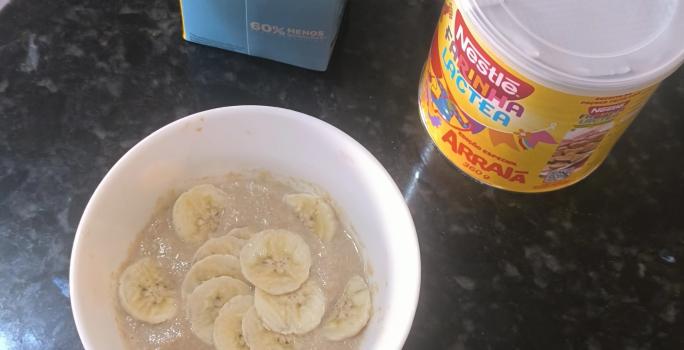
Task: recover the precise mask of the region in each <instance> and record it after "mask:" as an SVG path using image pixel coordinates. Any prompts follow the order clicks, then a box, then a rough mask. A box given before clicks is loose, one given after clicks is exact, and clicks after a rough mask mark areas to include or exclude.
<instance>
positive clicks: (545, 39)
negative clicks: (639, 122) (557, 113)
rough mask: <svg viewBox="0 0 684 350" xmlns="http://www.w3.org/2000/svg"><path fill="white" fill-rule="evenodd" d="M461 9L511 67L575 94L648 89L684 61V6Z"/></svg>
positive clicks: (673, 0)
mask: <svg viewBox="0 0 684 350" xmlns="http://www.w3.org/2000/svg"><path fill="white" fill-rule="evenodd" d="M459 7H460V8H461V9H462V11H463V12H464V17H465V18H466V19H467V20H468V21H469V22H470V23H471V26H472V27H475V28H471V30H473V31H474V32H477V33H478V34H480V35H481V36H483V37H484V39H485V40H487V41H488V43H489V44H490V45H489V46H490V47H491V48H492V49H493V50H494V51H495V52H496V53H497V54H498V55H499V56H503V57H506V58H508V59H509V60H510V62H507V63H508V64H509V65H511V66H512V67H513V68H515V69H517V70H519V71H520V72H521V73H523V74H525V75H528V76H529V77H530V78H531V79H532V80H534V81H537V82H539V83H541V84H544V85H546V86H549V87H553V88H557V89H561V90H564V91H566V92H570V93H578V92H585V93H592V94H593V93H602V92H615V93H620V92H627V91H631V90H635V89H639V88H643V87H646V86H648V85H651V84H655V83H657V82H659V81H660V80H662V79H664V78H665V77H667V76H668V75H669V74H671V73H672V72H673V71H674V70H676V69H677V67H678V66H679V65H680V64H681V63H682V61H683V60H684V0H459Z"/></svg>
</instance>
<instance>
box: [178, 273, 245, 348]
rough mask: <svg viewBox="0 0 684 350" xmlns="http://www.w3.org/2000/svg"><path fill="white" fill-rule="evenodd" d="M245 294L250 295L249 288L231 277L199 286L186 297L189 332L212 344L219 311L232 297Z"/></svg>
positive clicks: (218, 278)
mask: <svg viewBox="0 0 684 350" xmlns="http://www.w3.org/2000/svg"><path fill="white" fill-rule="evenodd" d="M245 294H251V288H250V287H249V286H248V285H246V284H245V283H244V282H241V281H240V280H237V279H235V278H233V277H228V276H221V277H216V278H212V279H210V280H208V281H206V282H204V283H202V284H200V285H199V286H197V288H195V290H193V291H192V293H190V295H189V296H188V301H187V303H188V304H187V310H188V318H189V319H190V330H192V332H193V333H195V335H196V336H197V337H198V338H200V339H201V340H202V341H203V342H205V343H207V344H210V345H211V344H213V342H214V340H213V337H214V320H216V316H218V312H219V310H221V308H222V307H223V305H224V304H225V303H227V302H228V301H229V300H230V299H231V298H233V297H234V296H236V295H245Z"/></svg>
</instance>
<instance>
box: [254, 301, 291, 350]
mask: <svg viewBox="0 0 684 350" xmlns="http://www.w3.org/2000/svg"><path fill="white" fill-rule="evenodd" d="M242 335H243V336H244V338H245V342H246V343H247V345H248V346H249V348H250V349H252V350H293V349H297V344H296V342H295V337H294V336H292V335H284V334H279V333H276V332H271V331H269V330H268V329H266V328H264V326H263V324H262V323H261V320H260V319H259V316H258V315H257V312H256V309H255V308H254V307H252V308H251V309H249V311H247V313H246V314H245V315H244V316H243V317H242Z"/></svg>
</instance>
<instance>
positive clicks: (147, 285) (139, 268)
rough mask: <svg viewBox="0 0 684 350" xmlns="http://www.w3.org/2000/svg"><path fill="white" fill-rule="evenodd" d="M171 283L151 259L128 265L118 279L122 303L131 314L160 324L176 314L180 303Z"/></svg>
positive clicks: (142, 319) (136, 317)
mask: <svg viewBox="0 0 684 350" xmlns="http://www.w3.org/2000/svg"><path fill="white" fill-rule="evenodd" d="M174 294H175V293H174V292H173V290H172V289H171V286H170V283H169V281H168V280H167V279H166V278H164V276H163V275H162V272H161V270H160V269H159V267H158V266H157V264H156V263H155V261H154V260H152V259H151V258H143V259H140V260H138V261H137V262H135V263H133V264H132V265H130V266H128V267H127V268H126V269H125V270H124V271H123V273H122V274H121V276H120V277H119V301H120V302H121V307H123V309H124V310H126V312H128V314H129V315H131V316H132V317H133V318H135V319H136V320H139V321H143V322H147V323H152V324H157V323H161V322H164V321H166V320H169V319H170V318H172V317H174V316H175V315H176V312H177V310H178V304H177V301H176V298H175V295H174Z"/></svg>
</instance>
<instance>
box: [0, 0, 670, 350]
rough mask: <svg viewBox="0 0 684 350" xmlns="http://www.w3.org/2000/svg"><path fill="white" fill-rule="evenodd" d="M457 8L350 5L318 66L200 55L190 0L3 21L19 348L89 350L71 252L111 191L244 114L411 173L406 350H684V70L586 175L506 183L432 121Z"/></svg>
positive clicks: (92, 4) (406, 189) (401, 174)
mask: <svg viewBox="0 0 684 350" xmlns="http://www.w3.org/2000/svg"><path fill="white" fill-rule="evenodd" d="M3 2H4V1H0V4H1V3H3ZM440 6H441V2H440V1H438V0H431V1H428V0H402V1H393V0H373V1H363V0H350V6H349V8H348V10H347V13H346V18H345V20H344V28H343V33H342V35H341V37H340V38H339V41H338V43H337V47H336V49H335V53H334V56H333V59H332V62H331V65H330V68H329V70H328V71H327V72H325V73H317V72H312V71H306V70H302V69H298V68H295V67H290V66H287V65H283V64H279V63H275V62H270V61H266V60H262V59H257V58H252V57H247V56H243V55H240V54H235V53H230V52H226V51H221V50H218V49H213V48H208V47H203V46H199V45H195V44H191V43H188V42H184V41H183V40H182V39H181V36H180V22H179V14H178V3H177V1H176V0H116V1H99V0H71V1H64V0H53V1H37V0H12V1H11V2H10V3H9V5H7V6H6V7H5V8H4V9H2V10H1V11H0V281H1V283H2V286H1V287H0V349H78V348H81V347H82V345H81V344H80V342H79V339H78V335H77V333H76V329H75V327H74V322H73V319H72V316H71V309H70V302H69V291H68V283H69V281H68V269H69V257H70V250H71V244H72V241H73V238H74V232H75V230H76V226H77V223H78V220H79V218H80V216H81V214H82V212H83V209H84V207H85V205H86V202H87V201H88V198H89V197H90V195H91V194H92V192H93V190H94V189H95V187H96V185H97V184H98V183H99V181H100V179H101V178H102V177H103V176H104V175H105V173H106V172H107V170H108V169H109V168H110V167H111V166H112V165H113V164H114V163H115V162H116V160H117V159H118V158H119V157H121V156H122V155H123V154H124V153H125V152H126V151H127V150H128V149H129V148H131V146H133V145H134V144H135V143H136V142H137V141H139V140H140V139H142V138H143V137H144V136H146V135H147V134H149V133H150V132H152V131H154V130H156V129H157V128H159V127H161V126H163V125H165V124H167V123H169V122H171V121H173V120H175V119H177V118H180V117H182V116H185V115H188V114H190V113H193V112H197V111H201V110H205V109H209V108H214V107H219V106H226V105H237V104H263V105H274V106H281V107H286V108H291V109H295V110H298V111H302V112H304V113H308V114H311V115H315V116H319V117H320V118H321V119H323V120H325V121H327V122H329V123H331V124H333V125H335V126H337V127H339V128H340V129H342V130H344V131H345V132H347V133H349V134H350V135H351V136H353V137H354V138H356V139H357V140H359V141H360V142H361V143H362V144H363V145H364V146H366V147H367V148H368V149H369V150H370V151H371V152H372V153H373V154H374V155H375V156H376V157H377V158H378V159H379V160H380V161H381V162H382V164H383V165H384V166H385V167H387V169H388V170H389V172H390V174H391V175H392V176H393V177H394V180H395V181H396V182H397V184H398V185H399V187H400V188H401V189H402V191H403V193H404V195H405V197H406V200H407V202H408V203H409V206H410V209H411V211H412V213H413V217H414V220H415V223H416V226H417V230H418V235H419V240H420V250H421V253H422V262H423V266H422V272H423V281H422V288H421V297H420V304H419V306H418V311H417V314H416V318H415V322H414V325H413V329H412V331H411V334H410V336H409V338H408V341H407V343H406V348H407V349H453V350H455V349H592V350H594V349H684V210H682V208H683V207H684V206H683V205H682V202H684V161H683V155H684V143H683V141H682V140H683V139H684V70H682V69H680V70H679V71H678V72H677V73H676V74H675V75H674V76H673V77H671V78H670V79H668V80H667V81H666V82H665V83H664V84H663V85H662V86H661V88H660V90H659V91H658V92H657V93H656V95H655V96H654V98H653V99H652V101H651V102H650V103H649V104H648V106H647V107H646V109H645V110H644V111H643V113H642V115H641V116H640V117H639V118H638V119H637V120H636V122H635V123H634V124H633V125H632V127H631V128H630V129H629V130H628V131H627V133H626V134H625V136H624V137H623V138H622V139H621V140H620V142H619V143H618V144H617V146H616V148H615V150H614V152H613V153H612V154H611V156H610V157H609V158H608V160H607V161H606V162H605V164H604V165H603V166H601V167H600V168H599V169H598V171H596V172H595V173H594V174H593V175H591V176H590V177H589V178H587V179H586V180H584V181H583V182H581V183H579V184H577V185H575V186H572V187H570V188H567V189H564V190H560V191H556V192H552V193H548V194H543V195H522V194H514V193H508V192H502V191H497V190H493V189H492V188H488V187H486V186H483V185H480V184H477V183H475V182H474V181H471V180H470V179H469V178H467V177H465V176H464V175H462V174H461V173H460V172H458V171H457V170H455V169H454V168H453V167H452V166H451V165H450V164H449V163H448V162H447V160H446V159H445V158H444V157H443V156H442V155H441V154H439V152H438V151H436V149H435V148H434V147H433V146H432V143H431V141H430V139H429V138H428V136H427V134H426V132H425V131H424V130H423V127H422V125H421V123H420V120H419V115H418V108H417V104H416V95H417V83H418V75H419V70H420V68H421V65H422V63H423V62H424V59H425V58H426V52H427V48H428V43H429V40H430V38H431V35H432V32H433V30H434V26H435V23H436V19H437V15H438V13H439V8H440Z"/></svg>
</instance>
